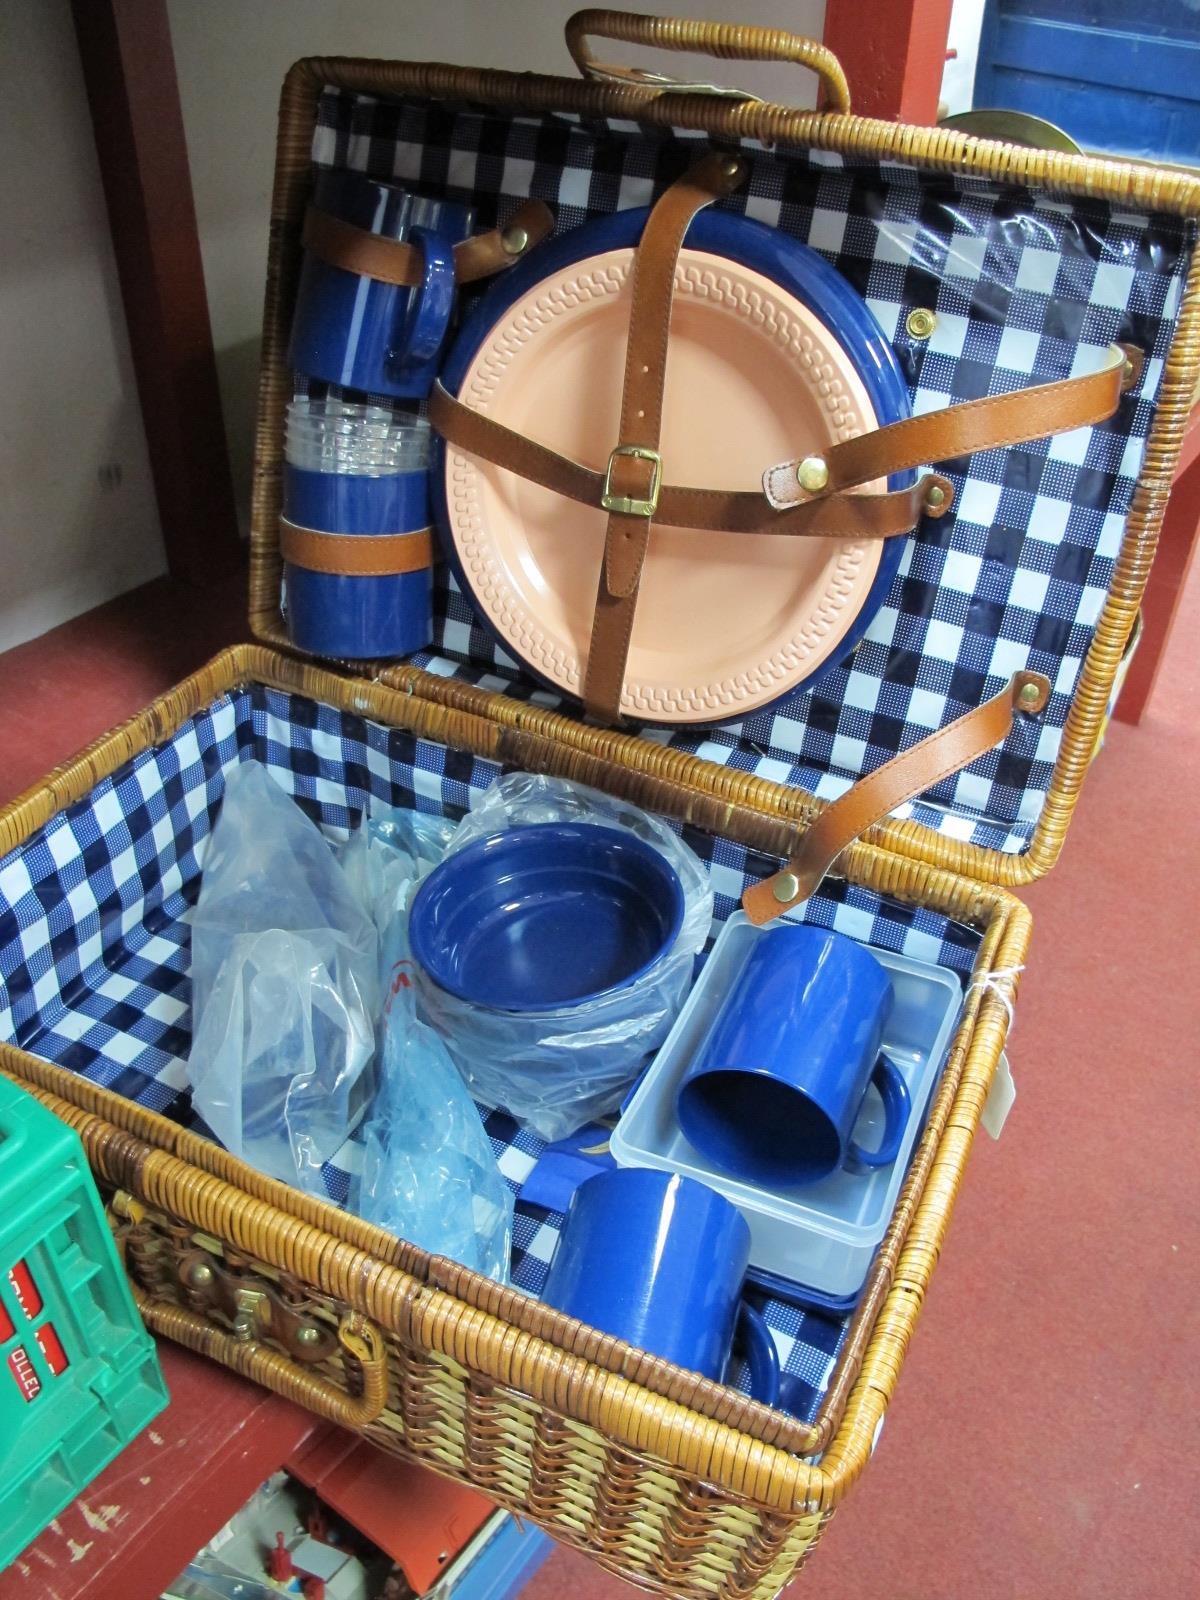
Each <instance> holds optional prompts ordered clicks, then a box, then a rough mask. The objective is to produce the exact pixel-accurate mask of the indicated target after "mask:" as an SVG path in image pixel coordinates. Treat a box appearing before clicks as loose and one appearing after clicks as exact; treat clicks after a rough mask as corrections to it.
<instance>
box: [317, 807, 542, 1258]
mask: <svg viewBox="0 0 1200 1600" xmlns="http://www.w3.org/2000/svg"><path fill="white" fill-rule="evenodd" d="M453 832H454V824H453V823H452V822H446V821H443V820H442V819H441V818H439V817H424V816H420V815H418V814H416V813H414V812H395V813H390V814H389V815H387V816H385V817H372V818H369V819H367V820H365V821H364V823H363V826H362V827H361V828H359V829H357V830H356V831H355V833H354V834H352V835H351V837H350V840H349V841H348V842H347V844H346V846H345V849H344V851H343V856H342V859H343V862H344V864H345V866H346V870H347V873H348V875H349V877H350V880H351V882H352V883H353V885H354V887H355V891H356V893H357V894H358V895H359V896H360V898H361V899H362V901H363V903H364V904H365V905H367V906H369V907H370V908H371V911H372V915H373V916H374V917H375V920H376V924H377V926H378V928H379V932H380V936H381V940H382V947H383V977H384V983H385V985H386V988H387V999H386V1001H385V1004H384V1018H383V1030H382V1037H383V1045H382V1063H381V1070H380V1084H379V1090H378V1093H377V1094H376V1097H375V1100H374V1102H373V1103H372V1106H371V1110H370V1114H369V1116H368V1118H367V1122H366V1125H365V1127H364V1129H363V1135H362V1145H363V1161H362V1171H361V1174H360V1176H359V1180H358V1183H357V1185H355V1186H354V1187H353V1189H352V1191H351V1197H350V1202H349V1203H350V1206H351V1208H352V1209H353V1210H355V1211H356V1212H357V1213H358V1215H359V1216H361V1217H363V1218H364V1219H365V1220H366V1221H367V1222H374V1223H376V1224H378V1226H379V1227H381V1228H387V1229H388V1230H389V1231H390V1232H392V1233H395V1234H397V1235H399V1236H400V1237H401V1238H403V1239H409V1240H411V1241H412V1243H413V1244H417V1245H420V1246H421V1248H422V1249H423V1250H429V1251H432V1252H434V1253H435V1254H437V1255H444V1256H452V1257H453V1258H454V1260H456V1261H461V1262H462V1263H463V1265H464V1266H468V1267H471V1268H473V1270H474V1271H476V1272H481V1273H483V1274H484V1275H485V1276H486V1277H489V1278H495V1279H496V1280H497V1281H498V1282H500V1283H505V1282H507V1280H508V1272H509V1259H510V1252H511V1248H512V1213H513V1197H512V1194H511V1192H510V1191H509V1188H508V1186H507V1184H506V1183H505V1182H504V1179H503V1178H502V1177H501V1175H500V1169H499V1168H498V1167H497V1165H496V1157H495V1155H494V1153H493V1151H492V1144H491V1140H490V1139H489V1138H488V1136H487V1134H486V1132H485V1131H484V1127H483V1123H482V1121H481V1120H480V1116H479V1112H478V1111H477V1110H476V1109H475V1103H474V1101H473V1100H472V1099H471V1096H470V1093H469V1091H468V1089H467V1086H466V1084H465V1083H464V1082H463V1080H462V1078H461V1077H460V1076H459V1073H458V1069H457V1067H455V1065H454V1062H453V1061H452V1060H451V1059H450V1056H449V1055H448V1054H447V1051H446V1047H445V1046H444V1045H443V1043H442V1041H441V1040H440V1039H439V1038H438V1036H437V1034H436V1033H435V1032H434V1031H433V1029H432V1028H431V1027H429V1026H428V1024H426V1023H424V1022H422V1021H420V1020H419V1018H418V1017H417V1014H416V1004H415V998H416V996H415V990H414V988H413V986H412V978H411V974H412V971H413V965H412V960H411V957H410V955H409V949H408V903H409V900H410V898H411V891H412V889H413V887H414V886H415V883H416V882H417V881H418V880H419V879H420V878H421V877H422V876H423V875H424V873H425V872H427V871H428V870H429V868H430V867H431V866H433V865H435V864H436V862H437V861H439V860H440V859H441V857H442V855H443V854H444V853H445V849H446V845H447V843H448V842H449V839H450V836H451V834H452V833H453Z"/></svg>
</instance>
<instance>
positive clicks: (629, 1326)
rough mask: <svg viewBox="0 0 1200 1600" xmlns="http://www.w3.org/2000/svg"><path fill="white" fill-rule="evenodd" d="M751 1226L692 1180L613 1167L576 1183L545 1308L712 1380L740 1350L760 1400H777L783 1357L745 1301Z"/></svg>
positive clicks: (552, 1267)
mask: <svg viewBox="0 0 1200 1600" xmlns="http://www.w3.org/2000/svg"><path fill="white" fill-rule="evenodd" d="M749 1262H750V1226H749V1224H748V1223H747V1221H746V1219H745V1218H744V1217H743V1216H742V1214H741V1212H740V1211H739V1210H738V1209H737V1207H736V1206H734V1205H731V1204H730V1202H729V1201H728V1200H726V1199H725V1198H724V1196H723V1195H719V1194H717V1193H716V1192H715V1190H713V1189H709V1188H708V1187H707V1186H706V1185H705V1184H703V1183H697V1181H696V1180H695V1179H694V1178H684V1177H680V1176H679V1175H678V1174H677V1173H674V1172H656V1171H652V1170H651V1169H650V1168H648V1167H647V1168H643V1167H619V1168H617V1170H616V1171H614V1172H605V1173H601V1174H600V1176H599V1177H596V1178H589V1179H588V1180H587V1182H586V1183H582V1184H580V1186H579V1188H578V1189H576V1191H575V1194H574V1196H573V1197H572V1200H571V1207H570V1210H569V1211H568V1212H567V1218H566V1221H565V1222H564V1224H563V1229H562V1233H561V1234H560V1235H559V1240H558V1247H557V1249H556V1250H555V1252H554V1257H553V1259H552V1260H551V1262H550V1274H549V1276H548V1277H547V1279H546V1286H545V1288H544V1289H543V1290H542V1299H543V1300H544V1301H545V1302H546V1304H547V1305H551V1306H555V1307H556V1308H557V1309H558V1310H559V1311H565V1312H566V1313H567V1315H568V1316H570V1317H578V1318H579V1320H580V1321H581V1322H586V1323H589V1324H590V1325H591V1326H592V1327H593V1328H599V1330H600V1331H601V1333H611V1334H613V1335H615V1336H616V1337H617V1338H618V1339H624V1340H625V1341H626V1343H627V1344H631V1345H635V1346H636V1347H637V1348H638V1349H639V1350H648V1351H649V1352H650V1354H651V1355H656V1356H662V1357H663V1359H664V1360H666V1361H671V1362H674V1364H675V1365H676V1366H678V1367H686V1368H687V1369H688V1370H689V1371H690V1372H699V1373H702V1374H703V1375H704V1376H705V1377H706V1378H715V1379H716V1380H717V1381H718V1382H720V1381H721V1379H722V1378H723V1377H724V1375H725V1371H726V1368H727V1366H728V1364H729V1358H730V1353H731V1351H732V1349H733V1346H734V1343H735V1335H736V1339H737V1342H738V1343H739V1344H740V1346H741V1349H742V1353H743V1355H744V1356H745V1359H746V1362H747V1365H748V1366H749V1369H750V1389H751V1393H752V1394H753V1396H754V1398H755V1399H756V1400H761V1401H762V1403H763V1404H764V1405H768V1406H773V1405H774V1404H775V1403H776V1401H777V1400H778V1398H779V1357H778V1354H777V1352H776V1349H775V1341H774V1340H773V1339H772V1337H771V1331H770V1329H769V1328H768V1327H767V1325H766V1323H765V1321H764V1320H763V1317H762V1314H761V1312H759V1311H756V1310H755V1309H754V1307H753V1306H749V1305H747V1304H745V1303H744V1302H743V1301H742V1299H741V1293H742V1281H743V1279H744V1278H745V1276H746V1268H747V1266H748V1265H749Z"/></svg>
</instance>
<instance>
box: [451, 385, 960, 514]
mask: <svg viewBox="0 0 1200 1600" xmlns="http://www.w3.org/2000/svg"><path fill="white" fill-rule="evenodd" d="M429 420H430V422H431V424H432V425H433V427H434V428H435V429H436V430H437V432H438V433H439V434H441V436H442V438H443V439H445V440H446V442H447V444H450V445H452V446H453V447H454V448H455V449H456V450H461V451H463V453H464V454H466V455H469V456H475V457H477V458H478V459H479V460H481V461H490V462H491V463H492V464H493V466H498V467H504V468H506V469H507V470H508V471H510V472H515V473H516V474H517V476H518V477H521V478H526V479H528V481H529V482H530V483H536V484H538V485H539V486H540V487H541V488H543V489H551V490H553V492H554V493H555V494H561V495H563V496H564V497H565V498H566V499H568V500H578V501H579V503H580V504H581V505H585V506H599V504H600V499H601V496H602V495H603V493H604V474H603V473H602V472H596V471H594V470H593V469H592V468H591V467H585V466H583V465H581V463H580V462H578V461H572V460H571V458H570V457H569V456H563V455H559V454H558V452H557V451H556V450H551V449H549V448H548V447H547V446H546V445H544V444H538V443H537V442H536V441H535V440H533V439H528V438H526V436H525V435H524V434H523V433H517V432H516V431H515V430H514V429H512V428H506V427H505V426H504V424H503V423H502V422H497V421H495V419H494V418H492V417H487V416H484V415H483V413H482V412H479V411H474V410H472V409H471V407H470V406H465V405H463V403H462V401H461V400H457V399H455V397H454V396H453V395H452V394H449V393H448V392H447V391H446V390H445V389H444V388H443V387H442V385H441V384H440V383H438V384H435V385H434V389H433V393H432V395H431V396H430V399H429ZM935 491H936V492H935ZM953 503H954V487H953V485H952V484H951V482H950V480H949V479H948V478H943V477H941V476H939V475H938V474H937V473H927V474H926V475H925V476H924V477H923V478H921V479H920V480H919V481H918V482H916V483H914V484H913V485H912V487H911V488H908V489H897V490H895V491H894V492H892V493H889V494H847V495H830V496H828V497H826V498H825V499H822V500H813V501H808V502H805V503H804V504H802V505H798V506H794V507H792V509H791V510H789V511H782V512H781V511H774V510H772V508H771V507H770V506H769V505H768V503H767V502H766V500H764V498H763V496H762V495H761V494H760V493H759V492H758V490H757V489H686V488H682V487H679V486H677V485H675V484H669V483H668V484H664V485H663V487H662V488H661V489H660V491H659V495H658V509H657V510H656V511H655V513H654V521H655V524H656V525H657V526H660V527H664V528H706V529H710V530H712V531H713V532H716V533H776V534H785V535H791V536H793V537H804V538H809V539H811V538H823V539H891V538H894V537H895V536H896V535H898V534H904V533H911V532H912V530H913V528H914V527H915V526H916V524H917V522H918V521H919V520H920V518H921V517H922V516H926V517H943V516H945V514H946V512H947V511H949V509H950V507H951V505H952V504H953Z"/></svg>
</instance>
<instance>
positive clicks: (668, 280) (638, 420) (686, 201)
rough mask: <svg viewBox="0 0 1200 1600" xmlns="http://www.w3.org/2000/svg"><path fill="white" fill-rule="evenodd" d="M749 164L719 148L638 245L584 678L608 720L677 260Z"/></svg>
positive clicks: (649, 488) (678, 188)
mask: <svg viewBox="0 0 1200 1600" xmlns="http://www.w3.org/2000/svg"><path fill="white" fill-rule="evenodd" d="M747 170H748V169H747V165H746V163H745V162H744V161H742V160H740V159H739V158H738V157H737V156H731V155H722V154H720V153H719V152H717V151H712V152H710V153H709V154H708V155H706V156H704V157H702V158H701V159H700V160H699V161H698V162H697V163H696V164H695V166H693V167H692V168H690V170H689V171H687V172H686V173H685V174H684V175H683V177H682V178H679V179H678V180H677V181H676V182H675V183H673V184H672V185H671V187H670V188H669V189H668V190H667V191H666V193H665V194H664V195H662V196H661V197H660V199H659V200H658V201H657V202H656V204H655V205H654V206H653V208H652V209H651V212H650V215H649V217H648V218H647V219H646V226H645V228H644V229H643V230H642V237H641V239H640V241H639V243H638V247H637V250H636V252H635V254H634V265H633V294H632V302H631V305H630V309H629V338H628V341H627V343H626V347H625V381H624V384H623V386H622V390H621V421H620V424H619V427H618V433H617V437H618V440H619V441H620V442H619V443H618V445H617V447H616V449H615V450H614V451H613V452H612V454H611V456H610V457H609V462H608V471H607V473H606V475H605V477H606V484H605V494H604V497H603V498H602V500H601V504H602V505H603V506H604V509H605V510H606V511H608V514H609V516H608V528H607V530H606V532H605V537H604V563H603V566H602V568H601V572H600V579H599V583H598V585H597V591H596V613H595V616H594V617H593V619H592V637H591V642H590V643H589V645H588V658H587V669H586V672H585V674H584V682H583V702H584V706H585V708H586V709H587V711H588V712H589V713H590V714H591V715H592V716H593V717H596V718H598V719H599V720H600V721H602V722H617V721H619V720H620V706H621V690H622V688H623V686H624V682H625V663H626V660H627V659H628V656H629V640H630V635H631V634H632V632H633V617H634V612H635V610H636V607H637V595H638V587H639V585H640V583H641V579H642V567H643V565H644V563H645V560H646V550H647V548H648V546H649V542H650V525H651V522H652V521H653V514H654V507H655V506H656V505H657V501H658V490H659V474H660V473H661V471H662V462H661V460H660V459H659V455H658V446H659V438H660V434H661V430H662V403H663V390H664V387H665V385H666V377H667V344H668V335H669V333H670V326H671V302H672V300H673V298H674V293H675V263H676V262H677V260H678V259H679V251H680V249H681V248H682V246H683V237H684V234H685V233H686V232H687V230H688V225H689V224H690V222H691V220H692V218H693V217H694V216H695V215H696V213H697V212H698V211H702V210H703V209H704V207H705V206H708V205H711V204H712V202H713V201H714V200H718V199H720V198H721V196H722V195H726V194H730V193H731V192H732V191H733V190H734V189H736V188H737V187H738V185H739V184H740V183H743V182H744V181H745V178H746V173H747Z"/></svg>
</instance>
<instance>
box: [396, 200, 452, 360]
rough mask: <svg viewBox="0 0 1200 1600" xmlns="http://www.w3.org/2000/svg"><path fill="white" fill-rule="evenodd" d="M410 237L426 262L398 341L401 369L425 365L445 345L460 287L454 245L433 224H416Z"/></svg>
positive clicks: (398, 357)
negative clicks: (456, 276) (455, 265)
mask: <svg viewBox="0 0 1200 1600" xmlns="http://www.w3.org/2000/svg"><path fill="white" fill-rule="evenodd" d="M409 237H410V238H411V239H412V241H413V243H415V244H417V245H419V246H420V249H421V254H422V256H423V258H424V264H423V266H422V269H421V282H420V283H419V284H418V285H417V286H416V288H415V289H414V290H413V292H412V297H411V299H410V300H409V304H408V314H407V316H406V317H405V319H404V326H403V328H402V329H401V330H400V337H399V340H398V342H397V351H396V366H397V367H399V368H400V369H401V370H403V369H405V368H406V367H420V366H424V365H425V363H426V362H427V361H432V360H433V358H434V356H436V355H437V353H438V351H439V350H440V349H441V348H442V341H443V340H444V339H445V337H446V329H447V328H448V327H449V326H450V312H451V310H452V309H453V306H454V292H455V289H456V287H457V280H456V278H455V276H454V249H453V246H452V245H451V244H450V243H449V242H448V241H447V240H446V239H445V238H444V237H443V236H442V235H441V234H440V233H435V232H433V230H432V229H430V228H413V229H412V231H411V233H410V235H409Z"/></svg>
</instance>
